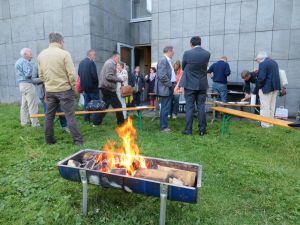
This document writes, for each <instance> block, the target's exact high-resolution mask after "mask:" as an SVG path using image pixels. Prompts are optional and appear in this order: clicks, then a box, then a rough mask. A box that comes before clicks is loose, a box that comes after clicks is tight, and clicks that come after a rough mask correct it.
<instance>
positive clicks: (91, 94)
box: [78, 50, 100, 121]
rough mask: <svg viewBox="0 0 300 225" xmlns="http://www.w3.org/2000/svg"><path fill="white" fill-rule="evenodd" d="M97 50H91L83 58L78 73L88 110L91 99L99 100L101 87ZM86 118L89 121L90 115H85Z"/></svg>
mask: <svg viewBox="0 0 300 225" xmlns="http://www.w3.org/2000/svg"><path fill="white" fill-rule="evenodd" d="M95 60H96V52H95V51H94V50H89V51H88V52H87V57H86V58H85V59H83V60H82V61H81V62H80V64H79V67H78V75H79V77H80V87H81V89H82V90H83V96H84V109H85V110H86V106H87V104H88V103H89V102H90V101H91V100H99V99H100V96H99V88H98V74H97V68H96V64H95V62H94V61H95ZM95 116H96V115H95V114H93V121H95V118H94V117H95ZM84 120H85V121H89V120H90V115H89V114H87V115H84Z"/></svg>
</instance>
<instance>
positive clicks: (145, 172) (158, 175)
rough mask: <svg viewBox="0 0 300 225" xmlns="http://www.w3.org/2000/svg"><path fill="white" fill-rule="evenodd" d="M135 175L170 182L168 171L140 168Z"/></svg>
mask: <svg viewBox="0 0 300 225" xmlns="http://www.w3.org/2000/svg"><path fill="white" fill-rule="evenodd" d="M134 177H139V178H146V179H149V180H155V181H160V182H168V180H169V179H168V178H169V174H168V172H165V171H161V170H156V169H138V170H137V171H136V173H135V174H134Z"/></svg>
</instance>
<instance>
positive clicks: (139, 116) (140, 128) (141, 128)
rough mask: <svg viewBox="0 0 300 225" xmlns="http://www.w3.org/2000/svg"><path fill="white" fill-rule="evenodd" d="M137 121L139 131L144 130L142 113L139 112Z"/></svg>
mask: <svg viewBox="0 0 300 225" xmlns="http://www.w3.org/2000/svg"><path fill="white" fill-rule="evenodd" d="M137 119H138V130H139V131H142V130H143V123H142V111H138V112H137Z"/></svg>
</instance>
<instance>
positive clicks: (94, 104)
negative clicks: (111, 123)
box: [86, 100, 106, 111]
mask: <svg viewBox="0 0 300 225" xmlns="http://www.w3.org/2000/svg"><path fill="white" fill-rule="evenodd" d="M105 109H106V103H105V102H104V101H102V100H91V101H90V102H89V103H88V104H87V106H86V110H87V111H101V110H105Z"/></svg>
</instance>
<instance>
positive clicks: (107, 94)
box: [94, 88, 124, 125]
mask: <svg viewBox="0 0 300 225" xmlns="http://www.w3.org/2000/svg"><path fill="white" fill-rule="evenodd" d="M101 92H102V100H103V101H104V102H105V104H106V108H107V109H108V107H109V106H110V105H111V106H112V107H113V108H122V104H121V102H120V100H119V98H118V96H117V93H116V92H112V91H109V90H106V89H104V88H102V89H101ZM97 115H98V118H97V119H96V120H95V121H94V124H95V125H100V124H101V123H102V120H103V118H104V117H105V115H106V113H99V114H97ZM116 117H117V124H118V125H121V124H122V123H124V115H123V112H122V111H120V112H116Z"/></svg>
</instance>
